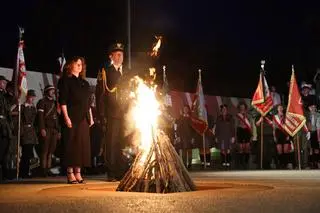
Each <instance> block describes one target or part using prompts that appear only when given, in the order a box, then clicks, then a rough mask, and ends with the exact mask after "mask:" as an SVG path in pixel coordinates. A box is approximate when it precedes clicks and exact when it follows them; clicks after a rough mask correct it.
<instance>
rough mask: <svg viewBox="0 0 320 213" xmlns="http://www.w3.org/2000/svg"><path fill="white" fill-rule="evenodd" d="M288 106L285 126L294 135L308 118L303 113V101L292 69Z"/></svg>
mask: <svg viewBox="0 0 320 213" xmlns="http://www.w3.org/2000/svg"><path fill="white" fill-rule="evenodd" d="M288 100H289V101H288V107H287V112H286V117H285V122H284V123H285V125H284V128H285V130H286V131H287V133H288V134H289V135H290V136H292V137H293V136H294V135H295V134H296V133H297V132H298V131H299V130H300V129H301V128H302V127H303V126H304V125H305V123H306V118H305V116H304V114H303V103H302V100H301V95H300V92H299V88H298V84H297V81H296V77H295V74H294V70H292V75H291V79H290V90H289V99H288Z"/></svg>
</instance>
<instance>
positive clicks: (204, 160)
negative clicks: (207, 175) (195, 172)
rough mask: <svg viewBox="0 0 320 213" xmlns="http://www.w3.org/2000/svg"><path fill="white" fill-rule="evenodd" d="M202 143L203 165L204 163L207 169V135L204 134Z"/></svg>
mask: <svg viewBox="0 0 320 213" xmlns="http://www.w3.org/2000/svg"><path fill="white" fill-rule="evenodd" d="M202 142H203V163H204V168H205V169H206V168H207V159H206V137H205V134H204V133H203V134H202Z"/></svg>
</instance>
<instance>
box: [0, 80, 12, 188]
mask: <svg viewBox="0 0 320 213" xmlns="http://www.w3.org/2000/svg"><path fill="white" fill-rule="evenodd" d="M7 82H8V80H7V79H6V78H5V77H4V76H2V75H0V182H1V181H2V179H3V176H6V169H5V157H6V154H7V151H8V147H9V143H10V139H11V127H10V122H11V115H10V106H9V103H8V100H7V99H6V86H7Z"/></svg>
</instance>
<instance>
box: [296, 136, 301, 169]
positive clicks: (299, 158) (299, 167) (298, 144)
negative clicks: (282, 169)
mask: <svg viewBox="0 0 320 213" xmlns="http://www.w3.org/2000/svg"><path fill="white" fill-rule="evenodd" d="M296 138H297V140H296V141H297V151H298V169H299V170H301V151H300V140H299V135H297V136H296Z"/></svg>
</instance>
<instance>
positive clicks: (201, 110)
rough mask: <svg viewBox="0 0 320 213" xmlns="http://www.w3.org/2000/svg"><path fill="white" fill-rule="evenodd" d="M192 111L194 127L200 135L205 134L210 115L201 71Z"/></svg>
mask: <svg viewBox="0 0 320 213" xmlns="http://www.w3.org/2000/svg"><path fill="white" fill-rule="evenodd" d="M191 111H192V114H191V120H192V127H193V128H194V129H195V130H196V132H198V133H199V134H200V135H203V134H204V133H205V132H206V131H207V129H208V120H207V119H208V116H207V109H206V107H205V99H204V94H203V89H202V82H201V71H199V79H198V85H197V91H196V94H195V97H194V101H193V103H192V108H191Z"/></svg>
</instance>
